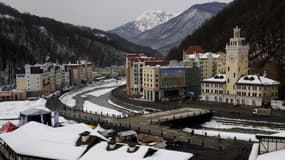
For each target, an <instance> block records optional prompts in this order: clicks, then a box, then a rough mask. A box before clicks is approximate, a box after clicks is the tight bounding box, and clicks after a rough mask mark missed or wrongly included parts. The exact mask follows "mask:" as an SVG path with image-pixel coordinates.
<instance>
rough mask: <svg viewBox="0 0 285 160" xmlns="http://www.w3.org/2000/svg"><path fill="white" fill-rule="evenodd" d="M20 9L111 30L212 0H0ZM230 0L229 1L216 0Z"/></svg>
mask: <svg viewBox="0 0 285 160" xmlns="http://www.w3.org/2000/svg"><path fill="white" fill-rule="evenodd" d="M0 1H1V2H4V3H6V4H8V5H10V6H12V7H13V8H16V9H18V10H20V11H21V12H29V13H31V14H35V15H38V16H43V17H50V18H54V19H57V20H60V21H64V22H68V23H72V24H76V25H84V26H89V27H92V28H98V29H103V30H110V29H113V28H116V27H117V26H119V25H122V24H124V23H126V22H128V21H131V20H133V19H135V18H136V17H137V16H139V15H140V14H142V13H143V12H144V11H148V10H159V9H160V10H164V11H167V12H170V13H179V12H182V11H184V10H186V9H187V8H189V7H190V6H192V5H193V4H197V3H204V2H210V1H213V0H0ZM215 1H220V2H227V3H228V2H230V1H232V0H215Z"/></svg>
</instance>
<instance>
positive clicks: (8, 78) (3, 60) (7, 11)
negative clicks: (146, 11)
mask: <svg viewBox="0 0 285 160" xmlns="http://www.w3.org/2000/svg"><path fill="white" fill-rule="evenodd" d="M128 52H131V53H132V52H134V53H141V52H142V53H147V54H148V55H155V56H156V55H158V53H157V52H156V51H154V50H152V49H150V48H146V47H141V46H138V45H136V44H133V43H130V42H128V41H127V40H125V39H122V38H120V37H119V36H117V35H115V34H111V33H107V32H104V31H100V30H97V29H91V28H88V27H82V26H74V25H72V24H67V23H62V22H59V21H56V20H53V19H49V18H42V17H38V16H34V15H30V14H23V13H20V12H18V11H17V10H15V9H13V8H11V7H9V6H6V5H5V4H2V3H0V83H1V82H2V83H3V82H6V83H11V82H12V81H13V79H14V72H15V70H16V68H17V67H22V66H23V64H25V63H43V62H45V61H46V60H47V57H49V58H48V59H49V61H52V62H59V63H64V62H65V63H67V62H70V61H71V62H72V61H73V62H74V61H76V60H78V59H85V60H89V61H91V62H93V63H94V64H95V66H100V67H103V66H108V65H112V64H123V63H124V54H125V53H128Z"/></svg>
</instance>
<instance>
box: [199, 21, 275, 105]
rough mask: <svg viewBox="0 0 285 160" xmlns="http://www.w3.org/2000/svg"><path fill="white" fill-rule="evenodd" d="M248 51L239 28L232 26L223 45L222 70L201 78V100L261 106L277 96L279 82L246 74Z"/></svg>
mask: <svg viewBox="0 0 285 160" xmlns="http://www.w3.org/2000/svg"><path fill="white" fill-rule="evenodd" d="M248 52H249V45H248V44H247V43H246V42H245V38H243V37H241V36H240V28H238V27H236V28H234V35H233V38H231V39H230V43H229V44H227V45H226V53H227V54H226V55H227V56H226V73H225V74H217V75H216V76H214V77H211V78H207V79H204V80H203V82H202V84H201V88H202V96H201V98H202V100H203V101H214V102H224V103H232V104H243V105H252V106H262V105H263V104H265V103H269V102H270V100H272V99H276V98H278V87H279V84H280V83H279V82H277V81H274V80H272V79H269V78H267V77H266V76H265V75H263V76H261V75H248Z"/></svg>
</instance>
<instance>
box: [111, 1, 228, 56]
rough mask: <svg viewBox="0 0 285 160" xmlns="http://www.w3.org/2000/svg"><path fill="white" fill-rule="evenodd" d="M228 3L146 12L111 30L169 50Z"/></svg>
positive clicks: (151, 45) (149, 45)
mask: <svg viewBox="0 0 285 160" xmlns="http://www.w3.org/2000/svg"><path fill="white" fill-rule="evenodd" d="M226 5H227V4H226V3H219V2H210V3H204V4H197V5H194V6H192V7H190V8H189V9H187V10H186V11H184V12H182V13H181V14H179V15H177V14H176V15H175V16H173V15H171V14H167V13H165V12H162V11H158V12H145V13H144V14H143V15H142V16H139V17H138V18H137V19H136V20H135V21H132V22H129V23H127V24H125V25H122V26H120V27H118V28H116V29H114V30H112V31H111V32H113V33H115V34H118V35H119V36H121V37H123V38H126V39H128V40H129V41H131V42H135V43H137V44H140V45H143V46H148V47H152V48H153V49H156V50H158V51H160V52H161V53H163V54H166V53H167V52H168V51H169V49H171V48H172V47H175V46H176V45H178V44H179V43H180V42H181V41H182V40H183V39H184V38H185V37H186V36H188V35H191V34H192V33H193V32H194V31H195V30H196V29H198V28H199V27H200V26H201V25H202V24H203V23H204V22H205V21H206V20H208V19H210V18H211V17H213V16H214V15H216V14H217V13H218V12H219V11H221V10H222V9H223V8H224V7H225V6H226Z"/></svg>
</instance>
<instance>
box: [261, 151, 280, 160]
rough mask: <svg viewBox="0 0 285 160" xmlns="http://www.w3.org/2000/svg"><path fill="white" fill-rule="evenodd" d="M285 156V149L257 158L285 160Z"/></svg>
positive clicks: (262, 159)
mask: <svg viewBox="0 0 285 160" xmlns="http://www.w3.org/2000/svg"><path fill="white" fill-rule="evenodd" d="M284 156H285V149H283V150H279V151H275V152H270V153H265V154H262V155H260V156H258V157H257V160H284Z"/></svg>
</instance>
